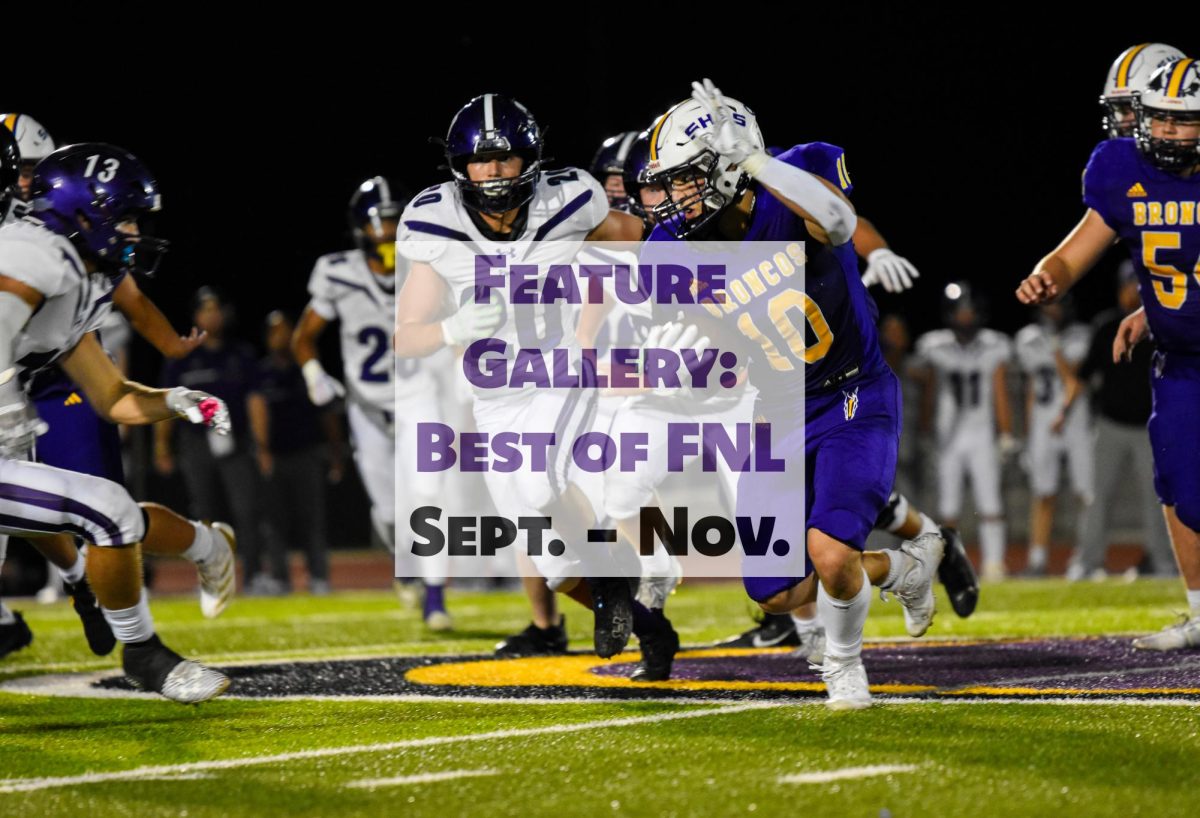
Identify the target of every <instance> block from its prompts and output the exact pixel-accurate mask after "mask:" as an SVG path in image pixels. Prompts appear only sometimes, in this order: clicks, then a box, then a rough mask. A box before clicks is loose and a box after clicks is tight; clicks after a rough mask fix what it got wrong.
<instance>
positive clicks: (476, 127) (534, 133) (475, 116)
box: [446, 94, 542, 214]
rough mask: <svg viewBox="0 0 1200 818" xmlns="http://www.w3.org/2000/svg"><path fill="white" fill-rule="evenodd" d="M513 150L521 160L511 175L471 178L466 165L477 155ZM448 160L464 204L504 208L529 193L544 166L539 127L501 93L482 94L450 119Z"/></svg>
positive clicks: (485, 209)
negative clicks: (493, 177) (480, 180)
mask: <svg viewBox="0 0 1200 818" xmlns="http://www.w3.org/2000/svg"><path fill="white" fill-rule="evenodd" d="M505 153H510V154H515V155H517V156H520V157H521V158H522V159H523V160H524V164H523V165H522V167H521V173H520V175H518V176H516V177H514V178H511V179H488V180H486V181H482V182H473V181H471V177H470V176H469V175H468V174H467V165H468V164H470V163H471V162H472V161H477V160H476V157H478V156H479V155H480V154H505ZM446 161H447V163H448V164H449V165H450V172H451V173H452V174H453V175H454V183H455V184H456V185H457V186H458V190H459V194H460V195H461V196H462V200H463V204H464V205H466V206H467V207H469V208H471V209H472V210H478V211H479V212H481V213H493V214H499V213H507V212H508V211H510V210H515V209H516V208H518V207H520V206H521V205H523V204H525V203H526V202H528V201H529V200H530V199H532V198H533V194H534V190H535V189H536V188H537V181H538V175H539V174H540V173H541V165H542V132H541V130H539V129H538V125H537V122H536V121H534V118H533V114H531V113H529V110H528V109H527V108H526V107H525V106H524V105H522V104H521V103H519V102H517V101H516V100H515V99H510V98H508V97H505V96H501V95H500V94H483V95H482V96H478V97H475V98H474V99H473V100H471V101H470V102H468V103H467V104H466V105H464V106H463V107H462V108H460V109H459V111H458V113H457V114H455V115H454V119H453V120H451V121H450V131H449V132H448V133H447V134H446Z"/></svg>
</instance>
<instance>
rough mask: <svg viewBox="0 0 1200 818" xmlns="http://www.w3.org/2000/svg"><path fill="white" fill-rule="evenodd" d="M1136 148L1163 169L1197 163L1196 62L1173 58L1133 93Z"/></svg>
mask: <svg viewBox="0 0 1200 818" xmlns="http://www.w3.org/2000/svg"><path fill="white" fill-rule="evenodd" d="M1133 109H1134V116H1135V121H1134V135H1135V136H1136V138H1137V143H1138V148H1139V149H1140V150H1141V151H1142V153H1143V155H1145V156H1146V158H1148V159H1149V160H1150V161H1151V162H1153V163H1154V164H1155V165H1157V166H1158V167H1160V168H1162V169H1164V170H1185V169H1187V168H1190V167H1192V166H1194V165H1197V164H1200V62H1197V61H1196V60H1192V59H1188V58H1186V57H1185V58H1184V59H1181V60H1173V61H1171V62H1169V63H1167V64H1166V65H1164V66H1162V67H1161V68H1159V69H1158V70H1157V71H1155V72H1154V73H1153V74H1152V75H1151V77H1150V79H1149V81H1148V82H1147V83H1146V88H1145V90H1143V91H1142V92H1141V93H1140V94H1138V95H1137V96H1135V97H1134V103H1133Z"/></svg>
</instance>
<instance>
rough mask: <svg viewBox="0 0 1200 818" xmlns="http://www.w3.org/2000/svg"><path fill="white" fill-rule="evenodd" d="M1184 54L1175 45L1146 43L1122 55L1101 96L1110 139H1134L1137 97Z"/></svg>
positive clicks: (1109, 74)
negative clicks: (1155, 77) (1156, 76)
mask: <svg viewBox="0 0 1200 818" xmlns="http://www.w3.org/2000/svg"><path fill="white" fill-rule="evenodd" d="M1183 57H1184V54H1183V52H1182V51H1180V50H1179V49H1178V48H1175V47H1174V46H1170V45H1165V44H1163V43H1142V44H1141V45H1135V46H1130V47H1129V48H1127V49H1125V50H1124V51H1122V52H1121V54H1120V56H1118V57H1117V58H1116V59H1115V60H1113V64H1112V65H1111V66H1110V67H1109V69H1108V76H1107V77H1105V79H1104V91H1103V93H1101V94H1100V110H1101V111H1102V112H1103V114H1102V116H1101V119H1100V127H1101V128H1102V129H1103V130H1104V132H1105V133H1106V134H1107V135H1108V138H1109V139H1117V138H1118V137H1126V136H1133V127H1134V115H1133V102H1134V97H1135V96H1136V95H1138V94H1141V92H1142V91H1143V90H1144V89H1145V87H1146V83H1147V82H1149V81H1150V76H1151V75H1152V74H1153V73H1154V72H1155V71H1156V70H1158V69H1159V68H1161V67H1162V66H1164V65H1166V64H1167V63H1169V62H1172V61H1173V60H1182V59H1183Z"/></svg>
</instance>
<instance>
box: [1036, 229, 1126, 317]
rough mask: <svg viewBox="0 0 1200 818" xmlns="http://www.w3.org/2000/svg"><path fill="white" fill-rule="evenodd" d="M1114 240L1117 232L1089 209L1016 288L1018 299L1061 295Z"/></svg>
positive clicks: (1049, 298)
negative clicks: (1060, 242)
mask: <svg viewBox="0 0 1200 818" xmlns="http://www.w3.org/2000/svg"><path fill="white" fill-rule="evenodd" d="M1116 240H1117V234H1116V232H1115V231H1114V230H1113V229H1112V228H1111V227H1109V226H1108V225H1107V224H1106V223H1105V221H1104V219H1103V218H1102V217H1101V216H1100V214H1099V213H1097V212H1096V211H1095V210H1092V209H1091V208H1089V209H1088V212H1087V213H1085V214H1084V216H1083V219H1082V221H1080V222H1079V224H1077V225H1075V229H1074V230H1072V231H1071V233H1070V234H1069V235H1068V236H1067V237H1066V238H1065V239H1063V241H1062V244H1060V245H1058V247H1056V248H1054V251H1053V252H1052V253H1050V255H1048V256H1046V257H1045V258H1044V259H1042V260H1041V261H1039V262H1038V263H1037V266H1036V267H1034V268H1033V272H1032V273H1030V274H1029V276H1028V277H1027V278H1026V279H1025V280H1024V281H1022V282H1021V286H1019V287H1017V300H1018V301H1020V302H1021V303H1022V304H1044V303H1046V302H1047V301H1053V300H1054V299H1056V298H1058V297H1059V296H1061V295H1063V294H1064V293H1066V292H1067V290H1069V289H1071V287H1073V286H1075V282H1077V281H1079V279H1081V278H1083V275H1084V273H1086V272H1087V271H1088V270H1090V269H1092V267H1094V266H1095V264H1096V262H1097V261H1099V260H1100V257H1101V256H1102V255H1104V251H1105V250H1107V249H1108V248H1109V247H1111V246H1112V244H1113V242H1115V241H1116Z"/></svg>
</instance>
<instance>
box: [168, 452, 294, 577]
mask: <svg viewBox="0 0 1200 818" xmlns="http://www.w3.org/2000/svg"><path fill="white" fill-rule="evenodd" d="M186 431H191V430H186ZM179 438H180V439H179V454H180V471H182V472H183V482H184V485H186V486H187V491H188V499H189V501H190V503H191V513H192V516H193V517H197V518H199V519H201V520H220V519H223V512H224V511H225V510H226V509H227V510H228V513H229V514H231V515H232V516H233V519H232V520H229V522H231V523H232V524H233V527H234V530H235V532H236V533H237V541H238V555H239V556H240V557H241V559H242V570H243V571H244V580H245V581H246V582H249V581H250V579H251V578H252V577H254V576H255V575H257V574H258V573H259V572H260V571H262V570H263V556H264V555H263V547H264V543H269V544H270V545H271V549H270V550H271V553H270V555H269V558H270V562H271V573H272V574H273V575H274V576H275V577H276V578H277V579H279V580H281V581H286V580H287V554H286V553H285V552H284V551H283V548H282V543H279V542H278V540H277V539H276V538H274V537H271V538H266V537H264V536H263V532H264V529H265V528H266V523H267V511H266V492H265V491H264V486H263V483H262V478H261V477H260V476H259V474H258V469H257V467H256V466H255V464H254V457H253V456H252V455H251V454H250V452H249V451H248V450H247V449H245V448H243V447H240V446H239V447H238V448H237V449H235V450H234V452H233V453H232V454H229V455H227V456H225V457H216V456H214V455H213V453H212V450H211V449H210V448H209V445H208V439H207V437H206V436H205V434H204V433H201V434H182V435H180V436H179ZM272 541H274V542H272Z"/></svg>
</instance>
